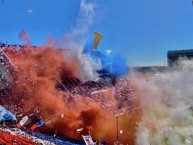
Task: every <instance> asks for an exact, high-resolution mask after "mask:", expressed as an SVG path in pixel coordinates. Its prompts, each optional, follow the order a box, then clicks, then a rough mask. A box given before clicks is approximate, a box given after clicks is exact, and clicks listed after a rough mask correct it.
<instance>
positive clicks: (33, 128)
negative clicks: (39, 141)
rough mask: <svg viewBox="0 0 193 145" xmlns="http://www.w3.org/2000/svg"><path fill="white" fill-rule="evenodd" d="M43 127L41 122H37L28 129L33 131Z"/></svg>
mask: <svg viewBox="0 0 193 145" xmlns="http://www.w3.org/2000/svg"><path fill="white" fill-rule="evenodd" d="M42 125H44V122H43V121H38V122H37V123H36V124H34V125H32V127H31V128H30V130H31V131H33V130H35V129H36V128H38V127H40V126H42Z"/></svg>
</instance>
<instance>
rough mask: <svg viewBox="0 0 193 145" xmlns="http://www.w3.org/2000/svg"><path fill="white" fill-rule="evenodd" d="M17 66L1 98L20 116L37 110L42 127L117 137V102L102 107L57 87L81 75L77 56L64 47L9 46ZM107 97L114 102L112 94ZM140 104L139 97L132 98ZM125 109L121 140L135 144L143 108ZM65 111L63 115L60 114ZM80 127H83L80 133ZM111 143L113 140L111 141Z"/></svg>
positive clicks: (97, 137)
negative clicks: (14, 47) (68, 55)
mask: <svg viewBox="0 0 193 145" xmlns="http://www.w3.org/2000/svg"><path fill="white" fill-rule="evenodd" d="M5 52H6V53H7V54H8V56H9V57H10V58H11V59H12V61H13V63H14V64H15V65H16V66H17V68H18V70H17V71H14V72H12V75H13V78H14V82H13V85H12V86H11V88H10V90H8V91H6V92H4V98H3V100H2V102H3V104H4V106H7V108H8V109H10V111H12V112H13V113H14V114H16V116H17V117H18V118H21V117H20V115H21V114H22V115H21V116H24V115H29V114H34V115H36V116H37V117H38V118H40V119H41V120H43V121H44V122H45V126H43V127H41V128H40V129H39V130H40V131H42V132H45V133H56V132H57V134H58V135H65V136H68V137H70V138H75V139H80V138H81V134H89V133H90V134H91V135H92V137H93V138H94V139H95V140H107V141H109V142H111V143H113V142H114V141H115V140H116V120H115V116H114V115H115V114H114V112H115V106H114V107H111V108H107V109H104V108H101V107H100V105H99V104H98V103H95V102H92V101H90V100H89V99H87V98H86V97H84V96H79V97H76V98H73V97H71V96H70V95H69V94H68V93H67V92H65V91H62V90H61V89H60V88H58V87H57V85H58V84H59V82H62V81H64V80H65V79H75V78H79V74H80V66H79V63H78V62H77V61H75V60H76V59H73V58H71V59H70V60H69V59H67V53H66V51H64V50H58V49H54V48H44V47H38V48H33V47H30V46H25V47H23V48H21V50H20V51H15V49H13V48H6V49H5ZM105 96H106V99H107V98H108V99H109V101H111V102H115V100H114V99H113V98H112V97H109V95H107V94H106V95H105ZM133 103H136V106H138V101H136V102H133ZM130 113H131V112H128V113H126V114H125V115H124V116H122V117H120V118H119V129H122V130H123V134H120V142H122V143H129V144H134V142H135V128H136V126H137V124H136V122H138V120H139V119H140V111H135V112H134V113H133V114H130ZM61 114H64V118H61ZM78 128H83V131H82V132H81V134H79V133H77V131H76V130H77V129H78ZM111 143H110V144H111Z"/></svg>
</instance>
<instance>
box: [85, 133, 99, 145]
mask: <svg viewBox="0 0 193 145" xmlns="http://www.w3.org/2000/svg"><path fill="white" fill-rule="evenodd" d="M82 138H83V139H84V142H85V143H86V145H96V143H94V142H93V140H92V137H91V136H90V135H86V136H84V135H82Z"/></svg>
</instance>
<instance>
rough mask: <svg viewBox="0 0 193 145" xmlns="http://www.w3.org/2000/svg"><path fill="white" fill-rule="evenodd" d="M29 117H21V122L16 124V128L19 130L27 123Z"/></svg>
mask: <svg viewBox="0 0 193 145" xmlns="http://www.w3.org/2000/svg"><path fill="white" fill-rule="evenodd" d="M28 119H29V117H28V116H27V115H26V116H25V117H23V118H22V119H21V121H20V122H19V123H18V124H17V127H18V128H20V127H22V126H23V125H24V124H25V123H26V122H27V121H28Z"/></svg>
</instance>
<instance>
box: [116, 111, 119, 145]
mask: <svg viewBox="0 0 193 145" xmlns="http://www.w3.org/2000/svg"><path fill="white" fill-rule="evenodd" d="M116 126H117V141H116V144H117V145H118V144H119V132H118V130H119V129H118V113H117V114H116Z"/></svg>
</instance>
